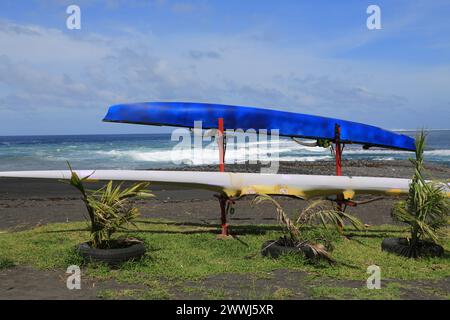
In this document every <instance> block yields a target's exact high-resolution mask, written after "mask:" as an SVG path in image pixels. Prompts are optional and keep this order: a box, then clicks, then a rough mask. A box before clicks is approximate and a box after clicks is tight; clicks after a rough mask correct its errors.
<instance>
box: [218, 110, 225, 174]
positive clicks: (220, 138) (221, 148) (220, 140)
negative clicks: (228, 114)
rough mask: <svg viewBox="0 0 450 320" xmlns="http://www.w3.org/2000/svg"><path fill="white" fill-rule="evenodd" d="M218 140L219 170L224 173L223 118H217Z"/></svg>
mask: <svg viewBox="0 0 450 320" xmlns="http://www.w3.org/2000/svg"><path fill="white" fill-rule="evenodd" d="M218 133H219V134H218V139H217V143H218V144H219V169H220V172H225V147H224V140H225V139H224V128H223V118H219V123H218Z"/></svg>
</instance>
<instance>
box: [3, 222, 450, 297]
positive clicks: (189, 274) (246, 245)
mask: <svg viewBox="0 0 450 320" xmlns="http://www.w3.org/2000/svg"><path fill="white" fill-rule="evenodd" d="M135 224H136V226H130V228H129V229H128V230H127V231H126V232H123V231H118V234H119V235H120V236H123V237H136V238H139V239H142V240H143V241H144V242H145V243H146V244H147V246H148V250H147V253H146V255H145V256H144V257H143V258H142V259H141V260H139V261H134V262H132V263H128V262H127V263H124V264H123V265H121V266H119V267H118V268H114V269H112V268H110V267H108V266H106V265H102V264H93V263H89V264H87V265H85V266H84V267H83V276H85V277H86V281H87V280H88V279H93V281H95V282H97V283H99V282H101V281H102V280H107V279H114V280H116V281H115V282H116V283H119V284H123V285H124V287H125V289H133V290H139V292H132V291H126V292H123V291H121V292H119V290H117V289H114V290H113V291H111V292H109V294H110V295H109V296H108V294H107V292H105V296H108V297H110V298H113V297H114V296H117V295H123V296H127V295H128V294H130V295H133V297H135V298H142V299H145V298H152V299H158V298H159V299H161V298H176V297H181V298H183V297H193V298H212V299H217V298H229V297H240V298H243V299H247V298H253V299H257V298H267V299H270V298H277V296H279V295H280V293H281V295H283V294H284V293H287V290H281V291H280V292H278V293H276V291H277V289H279V288H286V289H289V290H291V291H293V292H294V296H293V297H294V298H299V297H300V298H301V297H305V296H302V295H300V294H301V292H299V291H301V290H305V295H306V297H311V294H313V295H314V297H320V296H321V294H322V293H323V294H325V291H327V292H328V294H329V295H330V298H331V297H333V296H336V297H339V296H340V297H342V298H369V299H373V298H375V297H384V298H401V292H394V291H392V290H386V289H387V288H388V286H387V284H386V283H385V280H384V279H389V280H386V281H389V282H395V283H400V284H401V285H402V286H406V285H408V284H410V285H413V286H414V290H416V291H417V290H418V287H420V286H421V285H422V284H424V285H425V284H427V287H428V288H433V287H435V288H439V287H441V288H443V289H444V288H445V287H443V283H444V281H445V279H447V278H448V277H450V259H449V256H448V253H446V256H445V257H444V258H426V259H415V260H406V259H405V258H403V257H400V256H396V255H392V254H389V253H387V252H383V251H381V250H380V242H381V240H382V239H383V238H385V237H405V236H406V235H407V234H408V232H409V229H408V228H407V227H402V226H374V227H371V228H370V229H369V230H356V229H354V228H352V227H346V228H345V229H344V231H343V235H345V237H339V238H338V239H336V240H335V241H334V242H333V245H334V250H333V258H334V259H335V260H336V261H337V262H339V263H337V264H335V265H333V266H328V265H327V264H326V263H324V264H323V266H327V267H323V266H321V265H312V264H311V263H310V262H309V261H307V260H305V259H303V258H302V257H296V256H283V257H281V258H280V259H267V258H263V257H261V255H260V254H259V252H260V249H261V244H262V243H263V242H265V241H267V240H270V239H277V238H278V237H280V236H283V235H284V232H283V230H282V227H281V226H277V225H234V226H233V233H235V234H237V235H238V237H239V241H217V240H216V233H217V227H218V226H214V225H208V224H205V225H199V224H194V223H193V224H187V223H183V224H180V223H177V222H171V221H167V220H155V219H142V218H140V219H138V220H137V221H135ZM323 230H324V228H307V227H305V228H304V230H302V233H304V234H307V233H311V234H308V235H305V236H307V237H314V236H315V234H316V235H317V236H318V237H320V232H322V231H323ZM331 231H333V232H335V231H334V229H330V232H331ZM444 231H446V232H447V233H448V232H449V229H448V228H445V229H444ZM89 234H90V227H89V226H86V223H85V222H73V223H72V222H71V223H59V224H49V225H45V226H40V227H37V228H34V229H31V230H25V231H20V232H13V231H7V232H5V233H1V234H0V261H8V265H12V264H14V265H16V266H30V267H34V268H37V269H44V270H49V269H50V270H53V269H56V270H59V271H61V274H64V272H65V270H66V268H67V266H69V265H72V264H75V265H81V258H80V257H79V256H78V255H77V254H76V250H75V249H74V247H75V245H77V244H78V243H80V242H82V241H84V239H86V237H88V236H89ZM443 245H444V247H445V249H446V250H449V249H450V239H449V238H446V239H444V240H443ZM373 264H375V265H377V266H379V267H380V268H381V272H382V279H383V280H382V289H381V290H367V289H365V285H366V279H367V277H368V274H367V267H368V266H370V265H373ZM277 270H278V271H277ZM278 272H281V274H282V276H280V273H278ZM224 279H229V281H228V280H224ZM236 279H239V281H237V280H236ZM411 280H414V282H411ZM280 281H283V282H282V283H280ZM435 281H439V283H441V286H437V285H433V284H434V283H435ZM227 282H232V283H233V284H235V283H238V284H237V286H238V287H237V288H236V291H232V288H230V287H226V286H225V287H222V286H224V285H225V284H226V283H227ZM128 285H129V286H128ZM272 285H273V286H272ZM232 287H233V286H232ZM316 287H317V288H316ZM325 287H326V289H324V290H321V288H325ZM353 287H357V288H359V289H357V290H356V289H355V290H353V289H351V288H353ZM189 288H191V290H192V292H183V290H184V291H186V290H188V289H189ZM265 288H267V289H265ZM314 288H316V289H314ZM330 288H337V289H333V290H331V289H330ZM339 288H342V289H339ZM430 290H431V289H430ZM284 291H286V292H284ZM416 291H415V292H416ZM302 292H303V291H302ZM321 292H322V293H321ZM446 294H447V295H448V292H447V293H446ZM286 295H287V294H286ZM289 295H290V294H289ZM430 295H431V293H430ZM433 295H439V296H443V297H444V298H445V297H446V296H445V292H436V293H433ZM118 298H120V296H118Z"/></svg>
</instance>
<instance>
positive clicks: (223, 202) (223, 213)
mask: <svg viewBox="0 0 450 320" xmlns="http://www.w3.org/2000/svg"><path fill="white" fill-rule="evenodd" d="M219 203H220V220H221V225H220V226H221V229H222V232H221V233H220V234H221V236H223V237H227V236H229V235H230V234H229V230H228V222H227V198H226V197H224V196H220V197H219Z"/></svg>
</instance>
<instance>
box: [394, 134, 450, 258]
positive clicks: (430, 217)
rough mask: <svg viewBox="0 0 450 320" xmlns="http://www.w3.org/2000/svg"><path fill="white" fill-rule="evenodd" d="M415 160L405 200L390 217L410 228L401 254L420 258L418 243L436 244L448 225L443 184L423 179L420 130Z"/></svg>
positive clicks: (422, 150) (422, 138) (422, 142)
mask: <svg viewBox="0 0 450 320" xmlns="http://www.w3.org/2000/svg"><path fill="white" fill-rule="evenodd" d="M415 144H416V154H415V156H416V157H415V159H410V161H411V163H412V164H413V166H414V176H413V178H412V181H411V184H410V187H409V194H408V198H407V199H406V201H399V202H398V203H397V204H396V205H395V206H394V208H393V210H392V217H393V218H394V219H395V220H396V221H399V222H403V223H405V224H407V225H409V229H410V237H409V238H408V244H409V245H408V249H407V252H405V253H404V254H405V255H406V256H408V257H417V256H419V255H420V252H419V251H420V247H421V243H423V242H424V241H428V242H431V243H433V244H437V243H438V242H439V241H440V240H441V239H442V238H443V237H444V236H445V234H444V232H442V230H443V227H445V226H448V223H449V214H450V210H449V201H448V198H447V196H446V194H445V192H444V190H443V188H444V185H443V184H442V183H438V182H430V181H425V179H424V177H423V171H424V165H423V161H424V158H423V155H424V149H425V134H424V132H423V131H422V132H421V133H420V134H419V135H418V137H417V138H416V142H415Z"/></svg>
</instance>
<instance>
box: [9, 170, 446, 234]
mask: <svg viewBox="0 0 450 320" xmlns="http://www.w3.org/2000/svg"><path fill="white" fill-rule="evenodd" d="M343 166H344V169H343V174H344V175H351V176H377V177H383V176H384V177H398V178H410V177H411V176H412V168H411V164H410V163H409V162H407V161H384V162H383V161H345V162H344V163H343ZM427 168H428V174H429V177H430V178H434V179H448V178H449V177H450V168H449V167H447V166H443V165H439V164H431V163H429V164H428V165H427ZM178 170H198V171H216V170H217V167H216V166H203V167H184V168H179V169H178ZM226 170H227V171H233V172H259V166H258V165H228V166H227V167H226ZM279 173H297V174H322V175H333V174H334V163H333V162H330V161H323V162H284V163H280V170H279ZM90 186H91V188H95V187H97V185H95V184H92V185H90ZM98 186H100V184H98ZM150 188H151V189H152V191H153V193H154V194H155V195H156V197H155V198H154V199H151V200H146V201H139V202H137V204H138V206H139V207H140V209H141V214H142V216H144V217H149V218H161V219H168V220H173V221H177V222H181V223H183V222H185V223H189V222H191V223H192V222H194V223H199V222H201V223H207V224H218V223H219V217H220V211H219V205H218V202H217V200H216V199H215V198H214V193H213V192H210V191H204V190H196V189H179V188H170V189H161V188H160V187H158V186H153V187H152V186H151V187H150ZM368 198H370V196H366V197H365V199H368ZM360 199H361V198H360ZM251 200H252V199H251V197H249V198H244V199H241V200H240V201H238V202H236V205H235V208H236V210H235V214H234V215H233V216H232V217H231V221H230V222H231V225H233V224H240V223H245V224H259V223H276V217H275V212H274V208H272V207H270V206H266V205H264V206H262V205H260V206H258V207H252V206H251V205H250V204H251ZM278 200H279V201H280V202H281V204H282V205H283V206H284V208H285V209H286V212H288V213H289V214H295V212H297V211H298V210H301V209H302V208H303V207H304V206H306V205H307V204H308V202H307V201H302V200H297V199H288V198H279V199H278ZM396 200H397V199H396V198H395V197H392V198H385V199H383V200H379V201H376V202H373V203H369V204H366V205H363V206H359V207H356V208H349V209H348V210H349V211H350V212H352V213H354V214H356V215H357V216H359V217H360V218H361V219H362V220H363V222H365V223H367V224H370V225H380V224H386V223H392V220H391V217H390V210H391V208H392V205H393V203H394V202H395V201H396ZM84 214H85V207H84V205H83V203H82V201H81V200H80V196H79V194H78V192H77V191H76V190H75V189H74V188H72V187H71V186H69V185H66V184H64V183H62V182H59V181H54V180H53V181H52V180H42V179H10V178H5V179H0V216H1V219H0V230H2V229H3V230H5V229H9V230H11V229H14V230H21V229H26V228H31V227H33V226H37V225H42V224H46V223H51V222H71V221H79V220H83V219H84Z"/></svg>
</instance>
